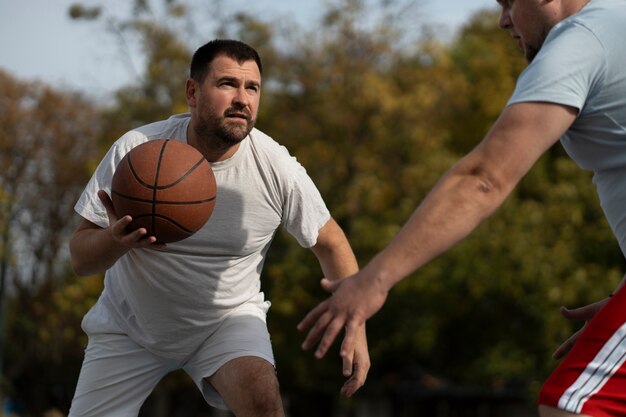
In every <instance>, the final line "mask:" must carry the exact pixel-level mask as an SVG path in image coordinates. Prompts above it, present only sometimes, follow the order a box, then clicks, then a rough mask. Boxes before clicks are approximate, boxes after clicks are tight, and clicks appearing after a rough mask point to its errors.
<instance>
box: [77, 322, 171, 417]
mask: <svg viewBox="0 0 626 417" xmlns="http://www.w3.org/2000/svg"><path fill="white" fill-rule="evenodd" d="M175 368H176V366H175V364H174V363H173V362H172V361H168V360H166V359H163V358H160V357H158V356H156V355H154V354H152V353H150V352H148V351H147V350H145V349H144V348H142V347H141V346H139V345H137V344H136V343H134V342H133V341H132V340H130V339H129V338H128V336H126V335H123V334H107V333H103V334H95V335H91V336H89V343H88V345H87V349H86V350H85V358H84V360H83V365H82V368H81V371H80V376H79V377H78V384H77V386H76V392H75V393H74V399H73V400H72V406H71V409H70V414H69V417H81V416H89V417H105V416H111V417H112V416H115V417H126V416H137V414H138V413H139V409H140V408H141V405H142V404H143V402H144V401H145V400H146V398H147V397H148V395H149V394H150V392H152V390H153V389H154V387H155V386H156V384H157V383H158V382H159V381H160V380H161V379H162V378H163V377H164V376H165V375H166V374H167V373H169V372H171V371H172V370H173V369H175Z"/></svg>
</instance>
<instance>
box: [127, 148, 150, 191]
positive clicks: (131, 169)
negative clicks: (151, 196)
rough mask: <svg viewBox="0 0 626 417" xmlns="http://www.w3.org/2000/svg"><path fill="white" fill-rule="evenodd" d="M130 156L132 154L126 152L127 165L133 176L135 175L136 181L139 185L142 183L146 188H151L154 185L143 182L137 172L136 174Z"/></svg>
mask: <svg viewBox="0 0 626 417" xmlns="http://www.w3.org/2000/svg"><path fill="white" fill-rule="evenodd" d="M131 156H132V154H130V153H129V154H128V167H129V168H130V172H131V173H132V174H133V177H135V180H137V182H138V183H139V184H140V185H143V186H144V187H146V188H147V189H149V190H151V189H152V188H153V187H154V185H153V184H149V183H147V182H145V181H144V180H142V179H141V177H140V176H139V174H137V171H135V167H134V166H133V160H132V158H131Z"/></svg>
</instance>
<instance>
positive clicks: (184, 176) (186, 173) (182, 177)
mask: <svg viewBox="0 0 626 417" xmlns="http://www.w3.org/2000/svg"><path fill="white" fill-rule="evenodd" d="M203 162H204V156H202V157H200V160H199V161H198V162H196V163H195V165H194V166H192V167H191V168H189V170H188V171H187V172H185V173H184V174H183V175H182V176H181V177H180V178H178V179H177V180H176V181H174V182H173V183H171V184H165V185H158V184H155V186H156V188H157V189H159V190H164V189H166V188H169V187H173V186H175V185H176V184H178V183H179V182H181V181H182V180H184V179H185V178H187V177H188V176H189V175H190V174H191V173H192V172H193V171H194V170H195V169H196V168H198V167H199V166H200V165H201V164H202V163H203Z"/></svg>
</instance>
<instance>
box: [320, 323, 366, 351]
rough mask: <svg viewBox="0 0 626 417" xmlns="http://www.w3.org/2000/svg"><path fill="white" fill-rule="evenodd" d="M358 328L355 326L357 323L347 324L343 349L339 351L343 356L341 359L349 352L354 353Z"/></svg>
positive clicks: (342, 344)
mask: <svg viewBox="0 0 626 417" xmlns="http://www.w3.org/2000/svg"><path fill="white" fill-rule="evenodd" d="M358 328H359V326H358V325H356V324H355V321H350V322H348V324H346V335H345V336H344V337H343V342H342V343H341V349H340V350H339V354H340V355H341V357H344V356H346V355H348V354H349V352H353V351H354V349H355V347H356V339H357V331H358ZM320 345H321V343H320Z"/></svg>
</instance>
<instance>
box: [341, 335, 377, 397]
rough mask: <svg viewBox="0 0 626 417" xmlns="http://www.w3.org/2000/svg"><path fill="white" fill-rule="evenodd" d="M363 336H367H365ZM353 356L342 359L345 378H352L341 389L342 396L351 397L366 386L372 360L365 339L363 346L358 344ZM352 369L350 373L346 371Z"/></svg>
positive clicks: (352, 353) (352, 352)
mask: <svg viewBox="0 0 626 417" xmlns="http://www.w3.org/2000/svg"><path fill="white" fill-rule="evenodd" d="M363 336H365V335H364V334H363ZM350 352H351V354H350V355H347V356H344V357H342V359H343V371H344V376H346V377H348V376H350V379H348V380H347V381H346V382H345V383H344V384H343V387H342V388H341V395H344V396H346V397H351V396H352V395H353V394H354V393H355V392H356V391H357V390H358V389H359V388H361V387H362V386H363V385H364V384H365V380H366V379H367V373H368V372H369V369H370V358H369V354H368V352H367V341H366V340H365V338H364V339H363V343H362V344H357V347H356V349H355V350H353V351H350ZM348 368H350V373H346V370H347V369H348Z"/></svg>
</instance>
